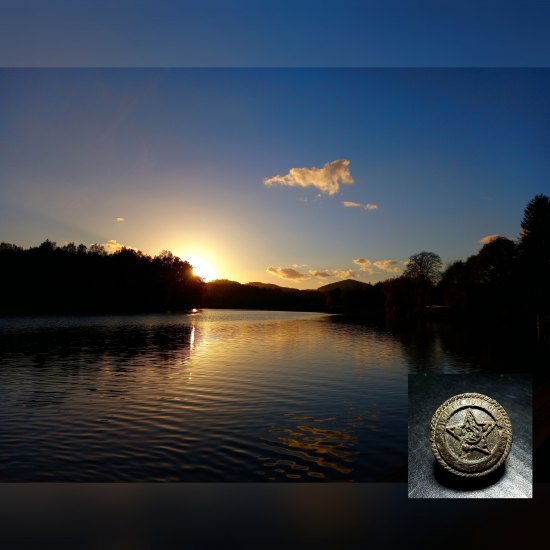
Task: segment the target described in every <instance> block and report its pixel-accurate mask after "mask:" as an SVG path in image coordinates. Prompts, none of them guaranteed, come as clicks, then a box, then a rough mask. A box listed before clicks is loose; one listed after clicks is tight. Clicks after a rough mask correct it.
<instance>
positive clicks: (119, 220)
mask: <svg viewBox="0 0 550 550" xmlns="http://www.w3.org/2000/svg"><path fill="white" fill-rule="evenodd" d="M115 220H116V221H117V222H123V221H126V218H115Z"/></svg>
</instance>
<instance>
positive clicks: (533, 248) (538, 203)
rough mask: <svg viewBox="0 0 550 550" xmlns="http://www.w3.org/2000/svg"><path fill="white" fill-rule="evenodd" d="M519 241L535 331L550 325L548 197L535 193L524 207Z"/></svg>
mask: <svg viewBox="0 0 550 550" xmlns="http://www.w3.org/2000/svg"><path fill="white" fill-rule="evenodd" d="M521 228H522V233H521V238H520V242H519V248H520V259H521V268H522V274H523V277H522V278H523V283H524V285H525V287H526V292H527V300H528V306H529V309H530V310H531V313H532V314H534V317H535V323H536V328H537V332H538V333H539V336H540V335H541V333H545V334H546V335H548V332H549V329H550V319H549V317H550V283H549V281H550V199H549V198H548V197H547V196H546V195H536V196H535V197H534V198H533V199H531V200H530V201H529V203H528V204H527V206H526V207H525V211H524V214H523V220H522V221H521Z"/></svg>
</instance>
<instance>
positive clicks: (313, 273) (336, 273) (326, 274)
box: [266, 264, 357, 281]
mask: <svg viewBox="0 0 550 550" xmlns="http://www.w3.org/2000/svg"><path fill="white" fill-rule="evenodd" d="M300 267H301V268H304V267H307V266H304V265H303V264H300V265H294V266H293V267H268V268H267V269H266V271H267V273H271V275H275V276H276V277H280V278H281V279H288V280H291V281H308V280H310V279H319V280H325V279H331V278H336V279H350V278H354V277H357V272H356V271H354V270H353V269H347V270H341V269H309V270H308V271H307V273H305V272H304V271H299V270H298V269H296V268H300Z"/></svg>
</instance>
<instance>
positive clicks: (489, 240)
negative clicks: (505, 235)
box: [479, 235, 500, 244]
mask: <svg viewBox="0 0 550 550" xmlns="http://www.w3.org/2000/svg"><path fill="white" fill-rule="evenodd" d="M499 236H500V235H485V237H481V239H479V243H480V244H489V243H492V242H493V241H495V240H496V239H498V238H499Z"/></svg>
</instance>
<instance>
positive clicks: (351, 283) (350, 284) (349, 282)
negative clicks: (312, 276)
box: [317, 279, 372, 292]
mask: <svg viewBox="0 0 550 550" xmlns="http://www.w3.org/2000/svg"><path fill="white" fill-rule="evenodd" d="M369 287H370V288H372V285H371V284H369V283H362V282H361V281H356V280H355V279H344V280H343V281H337V282H335V283H330V284H328V285H324V286H320V287H319V288H318V289H317V290H318V291H319V292H330V291H331V290H334V289H336V288H340V289H342V290H343V289H345V288H346V289H352V290H365V289H366V288H369Z"/></svg>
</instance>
